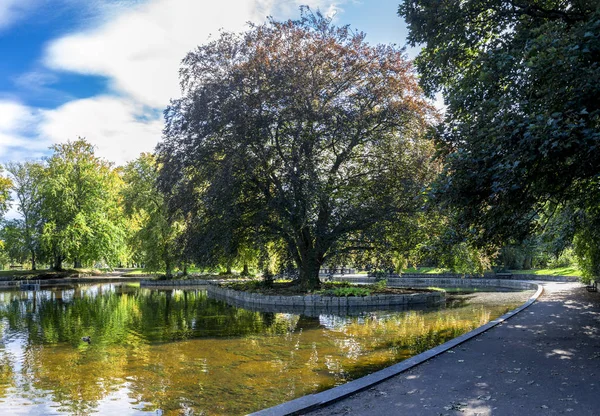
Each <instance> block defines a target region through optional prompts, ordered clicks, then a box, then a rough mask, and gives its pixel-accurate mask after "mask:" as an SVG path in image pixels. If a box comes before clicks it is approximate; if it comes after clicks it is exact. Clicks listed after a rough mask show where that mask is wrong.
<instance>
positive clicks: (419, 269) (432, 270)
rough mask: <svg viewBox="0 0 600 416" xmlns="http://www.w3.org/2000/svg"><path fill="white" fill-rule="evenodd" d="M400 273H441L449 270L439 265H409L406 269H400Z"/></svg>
mask: <svg viewBox="0 0 600 416" xmlns="http://www.w3.org/2000/svg"><path fill="white" fill-rule="evenodd" d="M402 273H424V274H442V273H449V271H448V270H446V269H442V268H439V267H417V268H414V267H410V268H408V269H404V270H402Z"/></svg>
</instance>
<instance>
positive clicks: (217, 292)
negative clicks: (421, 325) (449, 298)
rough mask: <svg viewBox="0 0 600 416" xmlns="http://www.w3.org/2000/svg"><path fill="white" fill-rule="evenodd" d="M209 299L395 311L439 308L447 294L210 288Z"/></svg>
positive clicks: (253, 303)
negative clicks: (294, 292) (285, 293)
mask: <svg viewBox="0 0 600 416" xmlns="http://www.w3.org/2000/svg"><path fill="white" fill-rule="evenodd" d="M206 290H207V292H208V295H209V296H211V297H214V298H220V299H223V300H226V301H227V302H228V303H233V304H235V305H236V306H241V307H244V306H249V307H253V306H259V307H260V306H278V307H289V308H310V309H325V310H331V309H344V308H363V307H372V306H375V307H380V308H393V307H395V306H400V305H416V304H436V303H440V302H442V301H443V300H444V299H445V297H446V293H445V292H442V291H433V292H424V293H408V294H400V295H371V296H348V297H346V296H321V295H305V296H270V295H262V294H260V293H247V292H242V291H239V290H233V289H229V288H226V287H221V286H216V285H210V286H207V288H206Z"/></svg>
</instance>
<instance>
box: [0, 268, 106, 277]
mask: <svg viewBox="0 0 600 416" xmlns="http://www.w3.org/2000/svg"><path fill="white" fill-rule="evenodd" d="M80 274H91V275H92V276H99V275H102V274H103V272H102V271H100V270H96V269H65V270H62V271H56V270H50V269H41V270H0V277H4V278H7V277H12V278H14V279H59V278H65V277H79V275H80Z"/></svg>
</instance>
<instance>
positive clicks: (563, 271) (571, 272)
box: [510, 266, 581, 277]
mask: <svg viewBox="0 0 600 416" xmlns="http://www.w3.org/2000/svg"><path fill="white" fill-rule="evenodd" d="M510 272H511V273H512V274H535V275H545V276H575V277H581V270H579V269H578V268H577V267H575V266H567V267H559V268H556V269H529V270H511V271H510Z"/></svg>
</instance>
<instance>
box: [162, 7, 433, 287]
mask: <svg viewBox="0 0 600 416" xmlns="http://www.w3.org/2000/svg"><path fill="white" fill-rule="evenodd" d="M180 74H181V86H182V92H183V97H182V98H181V99H177V100H173V101H172V102H171V105H170V106H169V107H168V109H167V110H166V112H165V115H166V127H165V129H164V140H163V141H162V143H160V144H159V146H158V158H159V161H160V162H161V163H162V164H163V165H164V166H163V169H162V170H161V174H160V176H159V185H160V187H161V189H162V190H163V191H164V192H167V191H168V192H169V193H170V194H171V195H172V198H170V209H171V210H172V211H178V212H181V213H182V215H183V216H184V217H185V218H186V219H187V224H186V229H187V241H202V240H205V238H209V239H210V241H211V242H212V243H213V245H214V244H219V243H220V242H222V238H234V239H235V240H236V241H235V242H233V243H232V244H233V245H237V244H238V243H239V242H242V241H248V239H249V237H248V236H249V235H252V236H253V237H252V238H251V240H252V241H260V242H261V244H266V243H268V242H269V241H271V242H282V243H283V244H282V246H283V247H284V248H285V249H286V250H287V252H288V253H289V254H290V256H291V258H292V259H293V261H294V262H295V263H296V265H297V267H298V268H299V270H300V281H301V282H302V283H303V284H305V285H309V286H314V285H318V282H319V281H318V270H319V267H320V266H321V265H322V264H323V262H324V261H326V259H327V257H328V256H329V255H331V254H332V253H333V250H334V248H335V247H336V245H339V244H340V242H342V241H344V242H345V244H344V247H345V249H348V250H349V249H360V248H361V247H363V246H365V245H366V243H368V241H364V238H365V237H366V236H367V234H368V233H366V232H365V231H368V230H369V229H371V228H372V227H374V226H375V225H376V224H379V225H381V224H384V223H393V222H394V221H399V220H401V218H402V215H405V214H406V213H409V212H414V211H415V210H416V209H418V207H419V195H420V191H421V189H422V187H423V183H424V178H426V177H427V175H428V173H429V172H428V169H427V166H428V164H427V160H428V158H429V157H430V155H431V152H430V150H431V146H429V143H428V142H427V141H425V140H424V139H423V137H422V136H423V132H424V131H425V129H426V127H427V126H428V123H429V122H430V121H431V119H432V117H433V116H434V115H433V112H432V109H431V107H430V106H429V105H428V104H427V103H426V101H425V100H424V99H423V97H422V93H421V90H420V89H419V87H418V84H417V80H416V78H415V75H414V73H413V69H412V67H411V64H410V63H409V62H408V61H407V60H406V59H405V58H404V57H403V52H402V50H400V49H398V48H396V47H394V46H384V45H379V46H370V45H369V44H367V43H366V42H365V41H364V34H362V33H354V32H353V31H352V30H351V29H350V28H349V27H336V26H334V25H332V24H331V21H330V19H326V18H324V17H323V16H321V15H320V14H319V13H316V14H313V13H311V12H310V11H309V10H308V9H304V10H303V14H302V17H301V19H299V20H296V21H292V20H289V21H285V22H277V21H274V20H270V21H269V22H268V23H266V24H263V25H258V26H255V25H253V26H251V27H250V29H249V30H248V31H246V32H244V33H241V34H234V33H222V34H221V36H220V37H219V38H218V39H216V40H214V41H212V42H210V43H208V44H206V45H203V46H200V47H198V48H197V49H196V50H195V51H193V52H191V53H189V54H188V55H187V56H186V58H185V59H184V61H183V66H182V68H181V70H180ZM232 236H233V237H232Z"/></svg>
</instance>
